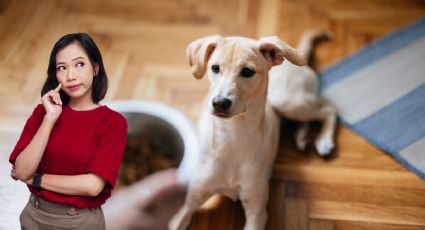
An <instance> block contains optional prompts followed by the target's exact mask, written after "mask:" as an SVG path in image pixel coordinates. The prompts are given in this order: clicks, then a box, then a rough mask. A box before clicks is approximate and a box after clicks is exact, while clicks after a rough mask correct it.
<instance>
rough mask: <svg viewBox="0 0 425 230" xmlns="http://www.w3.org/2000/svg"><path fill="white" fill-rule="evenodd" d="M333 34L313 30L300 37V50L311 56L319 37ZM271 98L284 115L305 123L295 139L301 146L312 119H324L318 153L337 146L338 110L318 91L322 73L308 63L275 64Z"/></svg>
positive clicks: (325, 153)
mask: <svg viewBox="0 0 425 230" xmlns="http://www.w3.org/2000/svg"><path fill="white" fill-rule="evenodd" d="M330 37H332V34H330V33H329V32H326V31H322V30H317V29H315V30H309V31H307V32H305V33H304V34H303V36H302V37H301V39H300V42H299V45H298V47H297V50H298V51H300V52H301V54H303V55H304V56H305V57H308V56H310V53H311V50H312V47H313V43H314V41H315V40H316V39H318V38H330ZM269 79H270V83H269V93H268V95H267V99H268V101H269V102H270V104H272V106H273V107H274V108H275V109H276V110H277V111H278V113H279V114H280V115H281V116H284V117H287V118H290V119H293V120H297V121H300V122H302V124H301V125H300V127H299V128H298V130H297V133H296V136H295V140H296V144H297V147H298V149H300V150H304V149H305V147H306V144H307V133H308V127H309V123H308V122H309V121H313V120H317V121H321V122H323V125H322V129H321V131H320V133H319V135H318V137H317V139H316V141H315V145H316V150H317V152H318V153H319V154H320V155H322V156H324V155H327V154H329V153H331V150H332V149H333V148H334V140H333V136H334V130H335V123H336V109H335V108H334V107H333V106H331V105H329V104H326V103H325V102H323V101H322V100H321V99H320V98H319V97H318V94H317V90H318V76H317V74H316V73H315V72H314V71H313V70H312V69H311V68H310V67H308V66H296V65H294V64H292V63H289V62H287V63H283V64H282V65H279V66H276V67H273V68H272V69H271V71H270V73H269Z"/></svg>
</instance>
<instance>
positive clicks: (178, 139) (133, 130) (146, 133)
mask: <svg viewBox="0 0 425 230" xmlns="http://www.w3.org/2000/svg"><path fill="white" fill-rule="evenodd" d="M105 105H107V106H108V107H109V108H111V109H113V110H115V111H117V112H119V113H121V114H122V115H123V116H124V117H125V118H126V119H127V123H128V133H127V145H126V150H125V153H124V158H123V163H122V166H121V169H120V174H119V177H118V183H117V185H118V186H120V185H129V184H132V183H133V182H136V181H138V180H141V179H142V178H143V177H144V176H145V175H148V174H150V173H153V172H155V171H159V170H161V169H165V168H170V167H178V168H177V177H178V179H179V180H180V182H182V183H188V182H189V180H190V175H191V173H193V172H194V170H195V167H196V163H197V161H198V158H199V150H200V148H199V142H198V137H197V134H196V132H195V129H194V126H193V124H192V122H191V120H190V119H189V118H188V117H187V116H186V115H184V114H183V113H181V112H180V111H177V110H176V109H174V108H172V107H170V106H167V105H164V104H161V103H158V102H153V101H144V100H117V101H110V102H107V103H105Z"/></svg>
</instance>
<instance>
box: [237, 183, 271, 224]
mask: <svg viewBox="0 0 425 230" xmlns="http://www.w3.org/2000/svg"><path fill="white" fill-rule="evenodd" d="M268 196H269V192H268V180H267V179H264V182H260V183H257V184H255V185H252V186H248V187H246V188H243V189H242V191H241V194H240V200H241V202H242V205H243V207H244V210H245V217H246V222H245V226H244V230H262V229H264V228H265V226H266V221H267V212H266V206H267V200H268Z"/></svg>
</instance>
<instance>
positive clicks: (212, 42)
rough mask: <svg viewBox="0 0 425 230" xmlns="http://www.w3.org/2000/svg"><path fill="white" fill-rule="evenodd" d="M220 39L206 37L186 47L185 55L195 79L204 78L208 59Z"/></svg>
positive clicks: (218, 36)
mask: <svg viewBox="0 0 425 230" xmlns="http://www.w3.org/2000/svg"><path fill="white" fill-rule="evenodd" d="M220 39H221V36H220V35H212V36H207V37H204V38H200V39H198V40H195V41H193V42H191V43H190V44H189V45H188V46H187V49H186V55H187V59H188V60H189V64H190V66H191V67H192V69H191V70H192V74H193V76H195V78H197V79H201V78H202V77H203V76H204V74H205V71H206V68H207V63H208V59H209V58H210V57H211V54H212V52H213V51H214V49H215V47H216V46H217V43H218V41H219V40H220Z"/></svg>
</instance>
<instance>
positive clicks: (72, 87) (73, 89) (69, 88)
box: [66, 85, 81, 91]
mask: <svg viewBox="0 0 425 230" xmlns="http://www.w3.org/2000/svg"><path fill="white" fill-rule="evenodd" d="M80 86H81V85H70V86H68V87H66V88H67V89H68V90H70V91H76V90H78V89H79V88H80Z"/></svg>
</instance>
